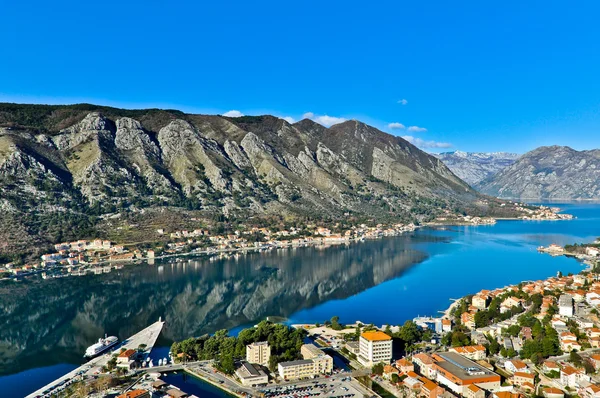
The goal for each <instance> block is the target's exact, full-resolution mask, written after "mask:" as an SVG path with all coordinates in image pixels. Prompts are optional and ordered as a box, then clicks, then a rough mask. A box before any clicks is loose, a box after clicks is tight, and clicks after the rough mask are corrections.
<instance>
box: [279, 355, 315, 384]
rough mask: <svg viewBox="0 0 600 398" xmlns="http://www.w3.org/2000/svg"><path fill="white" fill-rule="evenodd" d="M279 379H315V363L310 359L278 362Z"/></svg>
mask: <svg viewBox="0 0 600 398" xmlns="http://www.w3.org/2000/svg"><path fill="white" fill-rule="evenodd" d="M277 371H278V373H279V377H281V378H282V379H284V380H299V379H308V378H312V377H315V376H316V375H317V372H316V371H315V363H314V361H313V360H312V359H301V360H299V361H289V362H280V363H279V364H278V365H277Z"/></svg>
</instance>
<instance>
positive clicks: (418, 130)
mask: <svg viewBox="0 0 600 398" xmlns="http://www.w3.org/2000/svg"><path fill="white" fill-rule="evenodd" d="M407 130H408V131H412V132H413V133H424V132H426V131H427V129H426V128H425V127H419V126H410V127H409V128H408V129H407Z"/></svg>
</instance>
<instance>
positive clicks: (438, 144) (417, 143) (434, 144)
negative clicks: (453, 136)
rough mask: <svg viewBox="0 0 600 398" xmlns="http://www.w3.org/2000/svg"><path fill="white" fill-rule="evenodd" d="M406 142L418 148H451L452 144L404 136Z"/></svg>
mask: <svg viewBox="0 0 600 398" xmlns="http://www.w3.org/2000/svg"><path fill="white" fill-rule="evenodd" d="M402 138H404V139H405V140H406V141H408V142H410V143H411V144H413V145H415V146H418V147H419V148H450V147H452V144H450V143H448V142H438V141H425V140H423V139H421V138H417V137H413V136H412V135H405V136H402Z"/></svg>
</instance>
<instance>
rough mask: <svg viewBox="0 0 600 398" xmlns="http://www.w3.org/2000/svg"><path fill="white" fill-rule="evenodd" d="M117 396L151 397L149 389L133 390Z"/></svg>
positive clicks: (126, 397)
mask: <svg viewBox="0 0 600 398" xmlns="http://www.w3.org/2000/svg"><path fill="white" fill-rule="evenodd" d="M117 398H150V393H149V392H148V390H141V389H138V390H131V391H127V392H126V393H124V394H121V395H118V396H117Z"/></svg>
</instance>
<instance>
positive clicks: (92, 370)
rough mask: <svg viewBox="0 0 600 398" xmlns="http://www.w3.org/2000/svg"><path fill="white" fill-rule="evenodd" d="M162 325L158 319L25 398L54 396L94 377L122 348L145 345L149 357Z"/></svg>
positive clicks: (135, 347) (134, 347)
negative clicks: (75, 383)
mask: <svg viewBox="0 0 600 398" xmlns="http://www.w3.org/2000/svg"><path fill="white" fill-rule="evenodd" d="M164 324H165V323H164V322H163V321H162V320H160V319H159V320H158V321H157V322H155V323H153V324H152V325H150V326H148V327H147V328H145V329H144V330H142V331H140V332H138V333H136V334H134V335H133V336H131V337H129V338H127V339H125V340H123V341H122V342H121V344H118V345H117V346H116V348H115V349H114V350H112V351H111V352H109V353H107V354H103V355H101V356H99V357H96V358H94V359H92V360H90V361H89V362H87V363H85V364H83V365H81V366H80V367H78V368H77V369H74V370H72V371H70V372H69V373H67V374H66V375H64V376H62V377H60V378H58V379H56V380H54V381H53V382H51V383H48V384H46V385H45V386H44V387H42V388H40V389H39V390H37V391H34V392H32V393H31V394H29V395H28V396H27V397H26V398H35V397H39V396H47V395H50V394H55V393H58V392H59V391H60V390H62V389H63V388H64V387H66V386H68V385H69V384H71V383H72V382H74V381H77V380H80V379H82V378H84V377H86V376H95V375H96V373H97V372H98V368H102V367H103V366H105V365H106V364H107V363H108V361H109V360H110V359H111V358H112V354H113V353H114V352H115V351H117V352H118V351H120V350H121V349H122V348H124V349H126V350H128V349H133V350H137V349H138V347H139V346H140V345H142V344H145V345H146V346H145V348H144V356H145V357H147V356H148V355H150V352H151V351H152V348H153V347H154V344H156V340H157V339H158V336H159V335H160V332H161V331H162V328H163V326H164Z"/></svg>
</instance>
